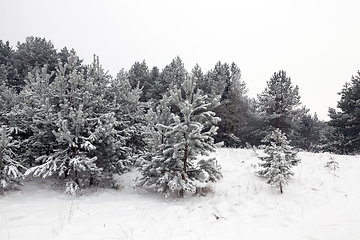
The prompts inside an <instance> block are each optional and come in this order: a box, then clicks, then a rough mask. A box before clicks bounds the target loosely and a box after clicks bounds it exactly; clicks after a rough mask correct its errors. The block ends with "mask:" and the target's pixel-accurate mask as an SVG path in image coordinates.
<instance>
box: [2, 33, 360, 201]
mask: <svg viewBox="0 0 360 240" xmlns="http://www.w3.org/2000/svg"><path fill="white" fill-rule="evenodd" d="M359 82H360V73H359V72H358V75H357V76H353V77H352V79H351V82H350V83H347V84H346V85H345V86H344V89H343V90H342V91H341V93H340V94H341V100H340V101H339V103H338V108H339V109H340V111H336V110H335V109H329V116H330V118H331V120H330V121H329V122H323V121H320V120H319V119H318V118H317V116H316V114H314V115H311V114H309V109H307V108H306V107H304V106H302V105H301V100H300V94H299V88H298V86H294V85H293V84H292V82H291V78H290V77H289V76H287V74H286V72H285V71H284V70H280V71H278V72H275V73H274V74H273V75H272V76H271V77H270V79H269V80H268V81H267V86H266V88H265V89H264V91H263V92H262V93H260V94H258V96H257V98H250V97H248V96H247V87H246V83H245V82H244V81H243V80H242V78H241V70H240V68H239V67H238V66H237V65H236V64H235V63H231V64H228V63H222V62H220V61H219V62H217V63H216V64H215V66H214V68H213V69H211V70H209V71H208V72H206V73H204V72H203V71H202V70H201V67H200V66H199V65H198V64H197V65H195V66H194V67H193V69H192V70H191V71H190V72H188V71H187V70H186V69H185V68H184V64H183V62H182V60H181V58H180V57H175V58H174V59H173V60H172V62H171V63H169V64H168V65H167V66H165V67H164V68H163V69H162V70H160V69H159V68H158V67H153V68H151V69H149V67H148V66H147V64H146V62H145V60H144V61H142V62H135V63H134V64H133V66H132V67H131V68H130V69H129V70H127V71H125V70H124V69H122V70H120V71H119V73H118V74H117V75H116V76H115V77H114V76H111V75H109V74H108V73H107V72H106V71H105V70H104V69H103V68H102V66H101V64H100V61H99V58H98V57H96V56H94V60H93V63H92V64H90V65H84V64H83V63H82V60H81V59H80V58H79V56H77V54H76V51H75V50H74V49H71V50H68V49H67V48H66V47H64V48H63V49H61V50H60V51H58V50H56V49H55V47H54V45H53V44H52V43H51V41H47V40H46V39H45V38H39V37H28V38H26V41H25V42H23V43H20V42H18V44H17V46H16V49H15V50H14V49H12V47H11V46H10V44H9V42H3V41H2V40H0V88H1V93H0V105H1V112H0V121H1V134H2V135H1V146H0V154H1V158H0V174H1V176H0V180H1V185H2V187H3V188H5V187H6V186H7V185H9V184H10V185H11V184H13V183H14V184H15V183H18V180H17V179H18V178H19V177H21V176H23V174H24V173H25V174H26V175H30V174H32V175H34V176H39V177H49V176H56V177H60V178H62V179H64V187H65V188H66V190H67V191H68V192H72V193H74V192H75V191H76V190H77V189H79V188H82V187H84V186H88V185H95V184H96V185H99V184H104V183H106V184H114V181H113V179H112V176H113V174H114V173H117V174H121V173H124V172H126V171H129V170H130V166H134V165H136V166H137V167H138V168H139V170H140V172H142V174H143V178H142V179H141V181H139V184H140V185H142V186H150V185H156V186H157V190H158V191H159V192H162V193H164V194H170V193H172V192H176V193H177V194H179V195H184V194H185V193H186V192H189V191H190V192H195V191H199V189H197V188H196V184H195V183H196V181H200V180H201V181H216V180H217V179H219V178H220V177H221V173H220V171H219V169H220V168H219V166H217V164H216V160H214V159H202V160H201V161H197V160H196V159H197V156H199V155H206V154H207V153H208V152H209V151H214V149H215V146H216V144H221V145H223V146H225V147H249V146H259V145H261V144H263V142H262V140H263V139H264V138H265V137H266V136H267V135H268V134H269V133H270V132H272V131H274V130H275V129H280V130H281V132H282V133H284V134H285V135H286V137H287V139H289V140H290V142H291V145H292V146H294V147H296V148H298V149H303V150H306V151H331V152H335V153H343V154H344V153H346V154H348V153H356V152H357V151H358V149H359V144H360V140H359V133H360V132H359V127H360V126H359V122H360V121H359V118H360V114H359V112H360V110H359V106H358V105H359V104H360V100H359V99H360V85H359Z"/></svg>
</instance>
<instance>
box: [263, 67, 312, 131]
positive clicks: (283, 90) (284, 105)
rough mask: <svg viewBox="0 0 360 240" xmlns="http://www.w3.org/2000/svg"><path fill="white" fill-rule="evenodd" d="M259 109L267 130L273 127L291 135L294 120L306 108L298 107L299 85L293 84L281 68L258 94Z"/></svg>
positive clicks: (303, 112)
mask: <svg viewBox="0 0 360 240" xmlns="http://www.w3.org/2000/svg"><path fill="white" fill-rule="evenodd" d="M258 104H259V108H260V111H261V112H262V114H263V115H264V118H265V121H266V122H267V124H268V129H266V131H267V132H269V131H272V130H273V129H274V128H278V129H281V131H282V132H284V133H285V134H287V135H288V137H292V136H291V132H292V130H293V129H294V122H295V120H297V119H298V118H299V117H300V116H301V115H303V114H305V113H306V112H307V111H308V110H307V109H305V108H300V104H301V102H300V95H299V87H298V86H295V87H294V86H293V85H292V82H291V79H290V77H287V76H286V72H285V71H283V70H281V71H279V72H275V73H274V75H273V76H272V77H271V78H270V80H269V81H268V82H267V87H266V88H265V90H264V91H263V92H262V93H261V94H259V95H258Z"/></svg>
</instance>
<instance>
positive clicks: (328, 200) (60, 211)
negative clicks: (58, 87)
mask: <svg viewBox="0 0 360 240" xmlns="http://www.w3.org/2000/svg"><path fill="white" fill-rule="evenodd" d="M213 155H215V156H216V157H217V159H218V163H219V164H221V166H222V169H223V175H224V178H223V179H222V180H220V181H219V182H217V183H215V184H212V186H213V193H210V194H209V195H208V196H206V197H194V196H187V197H186V198H184V199H174V198H170V199H167V200H165V199H164V198H163V197H162V196H161V195H159V194H155V193H150V192H147V191H145V190H142V189H135V188H134V180H135V178H136V177H137V176H138V175H137V173H135V172H132V173H128V174H125V175H123V176H121V177H120V178H119V181H120V182H121V184H122V185H123V188H121V189H120V190H109V189H106V190H104V189H90V190H87V191H86V192H84V194H83V195H82V196H77V197H75V198H74V197H71V196H69V195H66V194H63V193H62V192H60V191H56V190H53V189H52V185H51V181H49V180H46V181H45V180H41V179H37V180H30V179H27V180H25V186H24V187H22V188H21V191H17V192H9V193H7V194H6V195H5V196H0V239H2V240H6V239H26V240H35V239H36V240H38V239H67V240H69V239H77V240H79V239H86V240H91V239H96V240H100V239H133V240H138V239H194V240H195V239H203V240H209V239H217V240H219V239H277V240H281V239H286V240H289V239H309V240H316V239H319V240H320V239H324V240H332V239H334V240H335V239H336V240H338V239H341V240H345V239H346V240H358V239H360V187H359V184H360V157H359V156H338V155H331V154H327V153H324V154H314V153H299V155H298V156H299V157H300V158H301V160H302V162H301V164H299V165H298V166H296V167H294V168H293V171H294V172H295V175H294V177H293V178H292V179H291V181H290V184H289V185H286V186H285V188H284V193H283V194H280V193H279V190H278V189H276V188H272V187H271V186H269V185H268V184H266V183H265V180H264V179H261V178H258V177H256V176H255V175H254V171H256V170H258V168H256V167H255V166H256V165H257V163H258V159H257V158H256V156H255V154H254V152H253V151H252V150H244V149H219V150H218V151H217V152H216V153H214V154H213ZM331 156H332V158H333V159H334V160H335V161H337V162H339V169H337V170H336V171H332V170H328V169H326V168H325V167H324V165H325V164H326V162H328V161H329V160H330V157H331Z"/></svg>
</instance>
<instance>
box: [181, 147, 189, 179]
mask: <svg viewBox="0 0 360 240" xmlns="http://www.w3.org/2000/svg"><path fill="white" fill-rule="evenodd" d="M188 147H189V146H188V143H186V144H185V151H184V152H185V153H184V174H183V176H182V178H183V180H185V173H186V164H187V158H188Z"/></svg>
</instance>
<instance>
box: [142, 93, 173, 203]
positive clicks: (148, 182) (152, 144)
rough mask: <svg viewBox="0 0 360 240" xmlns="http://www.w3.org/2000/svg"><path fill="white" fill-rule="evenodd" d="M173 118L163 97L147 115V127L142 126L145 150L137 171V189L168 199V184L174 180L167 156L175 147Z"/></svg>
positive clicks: (168, 102)
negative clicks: (161, 194)
mask: <svg viewBox="0 0 360 240" xmlns="http://www.w3.org/2000/svg"><path fill="white" fill-rule="evenodd" d="M175 118H176V115H175V114H174V113H171V107H170V99H169V98H168V97H166V96H163V98H162V99H161V100H160V101H159V103H158V105H157V106H155V109H154V110H153V109H152V108H150V109H149V111H148V113H147V114H146V120H147V125H146V126H144V133H143V135H144V140H145V142H146V143H147V149H146V150H145V151H144V154H142V156H141V157H140V158H139V160H138V163H139V164H138V166H139V167H138V170H139V172H140V173H141V174H142V177H141V178H140V179H139V181H138V182H137V185H138V186H140V187H142V186H149V187H154V188H155V189H156V191H157V192H160V193H163V194H164V195H165V196H168V195H169V193H170V192H171V189H170V186H169V182H170V180H171V179H172V178H173V177H174V176H173V173H174V171H173V169H174V168H176V167H175V166H174V161H173V160H172V158H171V155H170V152H169V151H167V150H168V149H171V148H172V147H173V145H174V144H175V140H176V133H175V132H174V131H173V126H172V125H173V124H174V122H175Z"/></svg>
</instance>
